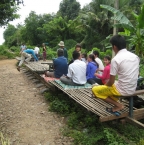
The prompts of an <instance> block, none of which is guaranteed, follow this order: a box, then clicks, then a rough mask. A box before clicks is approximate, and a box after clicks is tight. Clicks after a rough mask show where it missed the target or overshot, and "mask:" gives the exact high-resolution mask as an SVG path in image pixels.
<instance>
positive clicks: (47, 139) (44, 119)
mask: <svg viewBox="0 0 144 145" xmlns="http://www.w3.org/2000/svg"><path fill="white" fill-rule="evenodd" d="M16 62H17V61H16V60H2V61H0V131H2V132H3V133H4V134H7V136H8V138H9V140H10V143H11V144H12V145H70V144H72V143H71V142H70V140H69V138H66V137H63V136H62V134H61V132H60V128H62V127H63V126H64V123H63V121H62V118H61V117H59V116H58V115H56V114H55V113H52V112H49V111H48V102H46V101H45V99H44V97H43V96H42V95H41V94H40V93H39V89H37V88H36V85H35V84H33V83H32V81H30V80H28V78H27V76H26V75H25V74H24V73H23V72H18V71H17V69H16Z"/></svg>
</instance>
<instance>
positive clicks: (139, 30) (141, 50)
mask: <svg viewBox="0 0 144 145" xmlns="http://www.w3.org/2000/svg"><path fill="white" fill-rule="evenodd" d="M101 8H104V9H107V10H108V11H111V12H112V13H113V14H114V16H113V17H111V19H113V20H116V21H117V23H116V24H114V25H113V26H114V27H119V28H123V29H124V32H123V33H120V34H122V35H125V36H128V38H129V39H128V41H129V44H130V46H133V47H134V48H135V53H136V54H137V55H139V56H140V57H143V55H144V23H143V20H144V5H143V6H142V7H141V12H140V14H139V15H137V14H135V13H134V12H131V15H133V16H134V18H135V22H136V23H135V25H134V24H132V23H131V21H130V20H129V19H128V18H127V17H126V16H125V15H124V14H123V13H122V12H120V11H119V10H117V9H115V8H113V7H111V6H108V5H101Z"/></svg>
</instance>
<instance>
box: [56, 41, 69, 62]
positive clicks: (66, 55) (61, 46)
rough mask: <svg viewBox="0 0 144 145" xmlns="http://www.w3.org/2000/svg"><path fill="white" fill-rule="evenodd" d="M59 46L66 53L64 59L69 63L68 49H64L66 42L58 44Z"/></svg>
mask: <svg viewBox="0 0 144 145" xmlns="http://www.w3.org/2000/svg"><path fill="white" fill-rule="evenodd" d="M58 46H59V47H60V48H59V49H62V50H63V51H64V57H65V58H66V59H67V61H68V53H67V49H66V48H64V42H63V41H60V43H59V44H58Z"/></svg>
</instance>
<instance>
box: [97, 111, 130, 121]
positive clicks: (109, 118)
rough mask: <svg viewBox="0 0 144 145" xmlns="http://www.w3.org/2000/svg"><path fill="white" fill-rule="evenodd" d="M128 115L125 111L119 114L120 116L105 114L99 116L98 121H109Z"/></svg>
mask: <svg viewBox="0 0 144 145" xmlns="http://www.w3.org/2000/svg"><path fill="white" fill-rule="evenodd" d="M128 115H129V113H128V112H127V113H123V114H121V115H120V116H115V115H112V116H106V117H101V116H100V118H99V121H100V122H105V121H110V120H114V119H119V118H124V117H127V116H128Z"/></svg>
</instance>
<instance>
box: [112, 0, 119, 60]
mask: <svg viewBox="0 0 144 145" xmlns="http://www.w3.org/2000/svg"><path fill="white" fill-rule="evenodd" d="M114 8H115V9H119V0H115V3H114ZM114 24H116V20H114ZM116 34H118V29H117V28H116V27H113V35H116ZM114 56H115V53H114V51H113V50H112V58H113V57H114Z"/></svg>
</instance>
